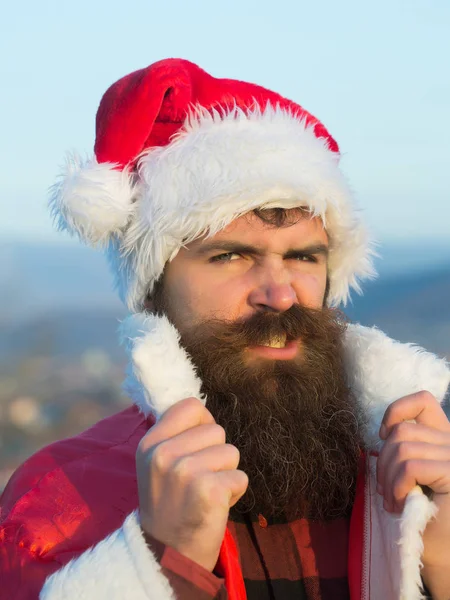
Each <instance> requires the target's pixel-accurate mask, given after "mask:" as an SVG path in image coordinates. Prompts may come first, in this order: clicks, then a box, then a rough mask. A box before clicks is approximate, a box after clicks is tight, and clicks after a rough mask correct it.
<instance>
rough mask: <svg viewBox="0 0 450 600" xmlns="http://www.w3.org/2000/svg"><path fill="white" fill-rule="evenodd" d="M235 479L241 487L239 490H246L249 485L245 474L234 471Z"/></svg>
mask: <svg viewBox="0 0 450 600" xmlns="http://www.w3.org/2000/svg"><path fill="white" fill-rule="evenodd" d="M236 479H237V483H238V485H239V486H240V487H241V490H244V491H245V490H246V489H247V487H248V484H249V478H248V475H247V473H245V472H244V471H236Z"/></svg>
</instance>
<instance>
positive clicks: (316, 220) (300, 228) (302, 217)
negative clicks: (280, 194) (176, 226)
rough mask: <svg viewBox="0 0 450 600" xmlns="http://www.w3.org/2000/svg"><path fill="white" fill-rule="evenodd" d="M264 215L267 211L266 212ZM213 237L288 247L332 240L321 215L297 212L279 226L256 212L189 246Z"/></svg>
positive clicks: (205, 241) (206, 241)
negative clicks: (329, 238)
mask: <svg viewBox="0 0 450 600" xmlns="http://www.w3.org/2000/svg"><path fill="white" fill-rule="evenodd" d="M263 216H264V214H263ZM212 240H216V241H218V242H219V241H228V240H233V241H236V242H240V243H245V244H250V245H254V246H266V247H274V249H275V248H276V247H277V246H281V247H283V248H285V247H286V246H288V247H296V246H299V247H300V246H302V245H306V244H310V243H314V242H320V243H325V244H327V243H328V235H327V232H326V230H325V228H324V226H323V222H322V219H321V218H320V217H314V216H311V215H310V214H309V213H306V212H305V213H302V212H299V211H296V212H295V214H291V215H289V214H288V216H287V220H286V223H285V224H283V225H281V226H277V225H276V224H274V223H271V222H266V221H265V220H264V219H261V218H260V217H259V216H258V215H256V214H255V213H253V212H250V213H247V214H245V215H243V216H241V217H238V218H237V219H235V220H234V221H232V222H231V223H230V224H229V225H227V226H226V227H225V228H224V229H222V230H221V231H219V232H218V233H216V234H215V235H214V236H209V237H204V238H201V239H199V240H195V241H194V242H192V243H191V244H189V245H188V246H190V247H192V248H195V247H198V246H201V245H202V244H205V243H208V244H209V243H210V242H211V241H212Z"/></svg>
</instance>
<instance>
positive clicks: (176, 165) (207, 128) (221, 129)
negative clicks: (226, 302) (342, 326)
mask: <svg viewBox="0 0 450 600" xmlns="http://www.w3.org/2000/svg"><path fill="white" fill-rule="evenodd" d="M338 162H339V157H338V155H337V153H336V152H332V151H331V150H329V148H328V146H327V142H326V140H325V139H323V138H317V137H316V135H315V133H314V128H313V127H312V126H308V125H307V124H306V123H305V121H303V120H299V119H298V118H297V117H295V116H293V115H291V114H290V113H289V112H288V111H285V110H282V109H280V108H276V109H274V108H271V107H268V108H266V109H265V110H264V111H261V110H259V109H258V110H254V111H253V112H250V113H246V112H243V111H242V110H240V109H238V108H235V109H234V110H232V111H231V112H228V113H224V112H220V113H219V112H217V111H215V112H213V113H212V114H211V113H210V112H208V111H205V110H197V111H196V112H195V113H194V114H193V115H191V117H190V118H189V119H188V120H187V121H186V123H185V125H184V128H183V129H182V130H181V131H180V132H179V133H178V134H177V136H176V137H175V138H174V139H173V140H172V141H171V143H170V144H169V145H168V146H165V147H160V148H153V149H151V150H150V151H148V152H147V153H145V154H144V155H143V157H142V158H141V160H140V163H139V175H140V180H141V182H142V187H141V190H140V191H141V197H140V199H139V202H138V203H137V207H136V214H135V217H134V219H133V221H132V223H131V224H130V227H129V228H128V229H127V231H126V233H125V236H124V239H123V246H122V247H123V250H124V251H125V253H128V254H129V255H132V256H133V259H132V260H133V272H134V281H131V282H130V287H129V290H128V306H129V308H130V309H131V310H133V311H137V310H140V309H141V308H142V302H143V300H144V298H145V296H146V295H147V294H148V293H149V292H150V291H151V290H152V287H153V284H154V282H155V281H156V280H157V279H158V278H159V276H160V275H161V274H162V272H163V269H164V265H165V264H166V262H167V261H168V260H171V259H172V258H173V257H174V256H176V254H177V252H178V251H179V249H180V248H181V246H182V245H183V244H187V243H189V242H190V241H192V240H194V239H196V238H198V237H200V236H203V235H206V236H211V235H214V234H215V233H217V232H219V231H220V230H222V229H223V228H224V227H226V226H227V225H228V224H229V223H230V222H231V221H233V220H234V219H236V218H238V217H239V216H241V215H243V214H245V213H247V212H249V211H251V210H253V209H255V208H273V207H283V208H293V207H299V206H302V207H306V208H307V209H309V210H310V211H311V212H312V214H313V215H316V216H320V217H321V218H322V219H323V222H324V225H325V227H326V229H327V232H328V234H329V236H330V256H329V274H330V297H329V299H330V304H332V305H337V304H339V303H340V302H344V303H345V301H346V300H347V298H348V295H349V288H350V287H352V288H354V289H356V290H359V285H358V280H359V279H360V278H364V277H368V276H371V275H373V273H374V271H373V267H372V264H371V251H370V249H369V241H368V236H367V232H366V229H365V227H364V226H363V224H362V222H361V221H360V219H359V216H358V214H357V213H356V211H355V209H354V207H353V202H352V197H351V193H350V190H349V188H348V186H347V183H346V181H345V179H344V177H343V175H342V173H341V171H340V170H339V166H338Z"/></svg>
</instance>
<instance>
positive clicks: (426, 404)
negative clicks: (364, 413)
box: [380, 391, 450, 440]
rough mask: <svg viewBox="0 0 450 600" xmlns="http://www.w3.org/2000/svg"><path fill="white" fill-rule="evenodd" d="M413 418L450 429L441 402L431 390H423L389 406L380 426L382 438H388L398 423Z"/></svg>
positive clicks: (426, 423) (445, 429)
mask: <svg viewBox="0 0 450 600" xmlns="http://www.w3.org/2000/svg"><path fill="white" fill-rule="evenodd" d="M413 420H414V421H415V422H416V423H419V424H421V425H426V426H428V427H433V428H435V429H439V430H441V431H450V423H449V421H448V419H447V417H446V415H445V413H444V411H443V410H442V408H441V406H440V405H439V402H438V401H437V400H436V398H435V397H434V396H433V395H432V394H430V392H427V391H422V392H417V393H416V394H411V395H409V396H405V397H404V398H400V399H399V400H396V401H395V402H393V403H392V404H391V405H390V406H389V407H388V408H387V410H386V412H385V413H384V417H383V421H382V423H381V427H380V437H381V439H383V440H384V439H386V438H387V436H388V435H389V433H390V431H391V429H392V427H394V426H395V425H397V424H398V423H401V422H402V421H413Z"/></svg>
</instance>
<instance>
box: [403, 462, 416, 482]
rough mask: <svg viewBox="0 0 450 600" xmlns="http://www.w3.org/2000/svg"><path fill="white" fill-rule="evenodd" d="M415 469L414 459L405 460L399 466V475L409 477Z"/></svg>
mask: <svg viewBox="0 0 450 600" xmlns="http://www.w3.org/2000/svg"><path fill="white" fill-rule="evenodd" d="M415 470H416V462H415V461H414V460H405V461H404V462H403V463H402V465H401V467H400V476H401V477H402V478H409V477H412V476H413V475H414V472H415Z"/></svg>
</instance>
